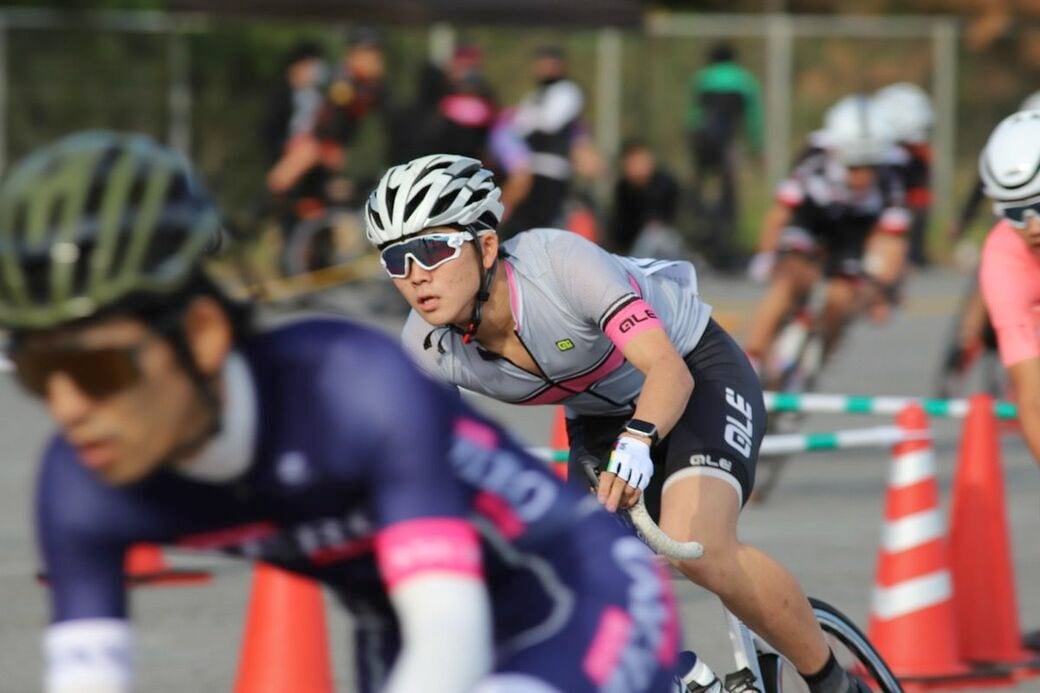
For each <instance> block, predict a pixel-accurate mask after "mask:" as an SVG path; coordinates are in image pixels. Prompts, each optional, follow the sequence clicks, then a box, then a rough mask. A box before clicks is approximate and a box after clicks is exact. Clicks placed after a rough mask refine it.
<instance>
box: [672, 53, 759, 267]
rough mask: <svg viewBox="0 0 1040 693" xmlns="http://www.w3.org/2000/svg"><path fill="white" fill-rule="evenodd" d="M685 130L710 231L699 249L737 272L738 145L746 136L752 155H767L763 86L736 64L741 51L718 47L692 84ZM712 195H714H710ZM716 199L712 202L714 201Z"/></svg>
mask: <svg viewBox="0 0 1040 693" xmlns="http://www.w3.org/2000/svg"><path fill="white" fill-rule="evenodd" d="M689 90H690V101H689V104H690V105H689V109H688V110H687V113H686V130H687V133H688V137H689V142H690V155H691V162H692V164H693V196H694V203H695V205H696V211H697V214H698V216H699V217H700V218H701V219H702V220H703V222H704V226H705V228H704V229H703V231H702V232H701V234H699V235H700V236H703V243H702V244H700V245H699V247H702V248H703V249H704V250H705V252H707V253H708V258H709V260H710V261H711V262H712V263H713V264H714V265H715V266H717V267H719V268H720V269H724V270H732V269H735V264H734V263H736V261H737V257H736V247H735V243H736V234H737V217H738V212H739V208H740V206H739V205H740V201H739V196H738V191H737V187H738V185H739V171H738V160H739V153H738V151H737V149H736V146H735V145H736V141H737V138H738V135H739V134H740V132H741V131H744V132H745V133H746V138H747V141H748V143H749V144H750V145H751V150H752V152H753V153H755V154H756V155H758V154H760V153H761V151H762V143H763V136H762V133H763V119H762V102H761V97H760V95H759V92H760V88H759V85H758V80H757V79H755V76H754V75H752V74H751V73H750V72H749V71H748V70H747V69H745V68H744V67H742V66H741V65H740V64H739V63H738V62H737V53H736V50H735V49H734V48H733V47H732V46H730V45H729V44H725V43H723V44H719V45H717V46H715V47H714V48H712V49H711V51H710V53H709V54H708V65H707V66H706V67H703V68H701V69H700V70H698V71H697V72H696V74H694V75H693V77H692V78H691V79H690V87H689ZM709 189H713V192H708V190H709ZM712 197H714V198H716V199H715V200H714V201H711V200H710V199H709V198H712Z"/></svg>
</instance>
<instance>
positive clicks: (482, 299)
mask: <svg viewBox="0 0 1040 693" xmlns="http://www.w3.org/2000/svg"><path fill="white" fill-rule="evenodd" d="M473 244H474V245H475V246H476V247H477V256H478V257H479V258H480V290H479V291H478V292H477V299H476V301H475V302H474V304H473V314H472V315H471V316H470V319H469V324H468V325H466V329H465V330H463V332H462V343H463V344H469V343H470V342H472V341H473V338H474V337H475V336H476V334H477V329H478V328H479V327H480V319H481V317H482V315H481V314H482V312H483V307H484V304H485V303H487V301H488V299H489V298H491V283H492V282H494V280H495V271H496V270H497V269H498V258H497V257H496V258H495V262H494V263H493V264H492V265H491V267H490V268H488V269H487V270H485V269H484V253H483V251H482V249H481V247H480V236H477V237H476V238H475V239H474V240H473Z"/></svg>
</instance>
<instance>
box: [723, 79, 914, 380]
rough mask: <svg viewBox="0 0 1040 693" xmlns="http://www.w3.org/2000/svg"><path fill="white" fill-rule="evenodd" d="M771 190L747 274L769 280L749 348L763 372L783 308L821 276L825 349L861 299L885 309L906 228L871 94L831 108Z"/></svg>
mask: <svg viewBox="0 0 1040 693" xmlns="http://www.w3.org/2000/svg"><path fill="white" fill-rule="evenodd" d="M812 142H814V143H815V144H816V145H818V146H817V147H816V148H811V149H810V150H809V151H808V152H807V154H806V155H805V156H804V158H803V159H802V160H801V161H800V163H799V164H798V165H797V166H796V167H795V169H794V171H792V173H791V175H790V176H789V177H788V178H787V180H785V181H783V182H782V183H781V184H780V186H779V187H778V189H777V193H776V201H775V202H774V204H773V206H772V208H771V209H770V210H769V211H768V212H767V214H766V217H765V220H764V222H763V228H762V237H761V239H760V241H759V252H758V254H757V255H756V256H755V257H754V258H753V259H752V262H751V266H750V268H749V273H750V274H751V276H752V277H753V278H755V279H756V280H758V281H765V280H766V279H769V288H768V289H767V291H766V295H765V296H764V297H763V298H762V300H761V302H760V303H759V305H758V308H757V309H756V311H755V314H754V316H753V317H752V320H751V326H750V330H749V334H748V338H747V341H746V343H745V345H744V348H745V351H746V352H747V353H748V355H749V357H751V359H752V362H753V363H754V364H755V365H756V367H757V369H758V370H759V372H760V373H762V375H763V376H764V377H765V378H766V379H767V380H768V378H769V364H767V363H765V362H764V359H765V358H766V357H767V356H768V355H769V353H770V350H771V346H772V343H773V339H774V337H775V336H776V332H777V330H778V329H779V327H780V325H781V323H782V321H783V320H784V318H785V316H786V315H789V314H790V312H791V311H793V310H795V309H796V308H797V307H798V306H799V305H801V304H803V303H804V302H805V300H806V299H807V297H808V295H809V292H810V291H811V290H812V288H813V286H814V285H815V284H816V282H817V281H818V280H819V279H820V277H823V278H824V279H826V281H827V285H826V295H825V304H824V309H823V313H822V316H821V317H820V321H821V324H820V327H821V329H822V331H823V338H824V352H825V354H826V353H830V352H831V351H833V349H834V347H835V346H836V345H837V342H838V340H839V338H840V336H841V334H842V331H843V329H844V327H845V325H846V323H847V322H848V321H849V320H850V319H851V318H852V317H853V316H854V315H855V314H856V312H857V311H858V310H860V309H861V306H864V305H869V306H870V307H871V309H872V315H873V316H874V317H875V319H878V320H881V319H884V318H885V317H887V307H888V305H889V303H891V302H892V301H893V300H894V294H895V291H896V288H897V285H898V282H899V280H900V278H901V276H902V271H903V265H904V259H905V256H906V240H905V234H906V232H907V230H908V229H909V227H910V213H909V211H908V210H907V208H906V202H905V195H904V190H903V184H902V180H901V179H900V176H899V175H898V173H897V172H896V171H894V170H893V169H892V168H891V167H890V166H888V165H887V162H889V161H890V158H891V150H892V146H893V144H894V137H893V136H892V133H891V130H890V129H889V128H888V125H887V121H885V120H884V119H882V118H881V117H880V116H879V114H878V113H877V111H876V109H875V107H874V105H873V104H872V103H871V101H870V100H869V99H868V98H866V97H864V96H860V95H855V96H850V97H847V98H845V99H842V100H841V101H839V102H838V103H837V104H835V105H834V106H833V107H832V108H831V109H830V110H829V111H828V112H827V115H826V118H825V121H824V127H823V130H822V131H820V132H818V133H815V134H814V136H813V137H812Z"/></svg>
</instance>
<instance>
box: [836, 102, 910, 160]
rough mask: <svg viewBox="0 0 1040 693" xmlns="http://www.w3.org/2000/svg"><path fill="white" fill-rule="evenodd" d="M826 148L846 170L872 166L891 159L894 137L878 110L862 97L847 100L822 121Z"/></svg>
mask: <svg viewBox="0 0 1040 693" xmlns="http://www.w3.org/2000/svg"><path fill="white" fill-rule="evenodd" d="M823 133H824V140H825V142H826V145H827V148H828V149H830V150H831V151H832V152H833V153H834V155H835V156H836V157H837V159H838V161H840V162H841V163H843V164H845V165H846V166H875V165H878V164H883V163H885V162H886V161H887V160H888V159H889V157H890V156H891V151H892V145H894V144H895V141H896V138H895V134H894V133H893V132H892V128H891V126H890V125H889V123H888V121H887V120H886V119H884V118H882V117H881V116H880V114H879V113H878V109H877V107H876V106H875V105H874V103H873V102H872V101H871V99H869V98H868V97H866V96H864V95H862V94H854V95H852V96H846V97H845V98H844V99H842V100H841V101H839V102H838V103H836V104H834V105H833V106H831V108H830V110H828V111H827V114H826V115H825V116H824V119H823Z"/></svg>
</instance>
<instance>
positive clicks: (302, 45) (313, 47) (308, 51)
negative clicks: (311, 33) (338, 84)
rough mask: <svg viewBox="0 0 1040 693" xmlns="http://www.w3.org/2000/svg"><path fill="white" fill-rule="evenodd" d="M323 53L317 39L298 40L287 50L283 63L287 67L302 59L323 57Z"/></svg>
mask: <svg viewBox="0 0 1040 693" xmlns="http://www.w3.org/2000/svg"><path fill="white" fill-rule="evenodd" d="M323 55H324V53H323V52H322V50H321V46H320V45H318V42H317V41H311V40H303V41H297V42H296V43H295V44H293V46H292V48H290V49H289V50H288V51H286V52H285V58H284V59H283V64H284V65H285V67H290V66H292V65H295V64H296V63H298V62H300V61H301V60H314V59H316V58H321V57H323Z"/></svg>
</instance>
